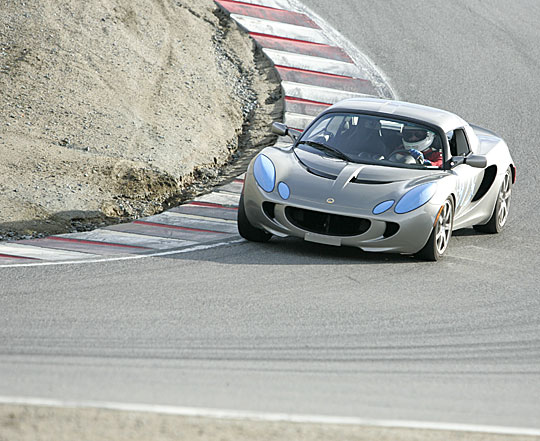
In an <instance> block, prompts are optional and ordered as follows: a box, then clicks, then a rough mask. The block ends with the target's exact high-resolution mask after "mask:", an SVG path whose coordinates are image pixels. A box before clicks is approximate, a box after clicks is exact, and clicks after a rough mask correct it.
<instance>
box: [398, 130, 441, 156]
mask: <svg viewBox="0 0 540 441" xmlns="http://www.w3.org/2000/svg"><path fill="white" fill-rule="evenodd" d="M401 136H402V138H403V147H405V149H407V150H413V149H414V150H418V151H420V152H421V151H424V150H427V149H428V148H429V147H430V146H431V144H433V140H434V139H435V133H433V132H432V131H431V130H428V129H424V128H421V127H413V126H408V127H407V126H406V127H404V128H403V130H402V133H401Z"/></svg>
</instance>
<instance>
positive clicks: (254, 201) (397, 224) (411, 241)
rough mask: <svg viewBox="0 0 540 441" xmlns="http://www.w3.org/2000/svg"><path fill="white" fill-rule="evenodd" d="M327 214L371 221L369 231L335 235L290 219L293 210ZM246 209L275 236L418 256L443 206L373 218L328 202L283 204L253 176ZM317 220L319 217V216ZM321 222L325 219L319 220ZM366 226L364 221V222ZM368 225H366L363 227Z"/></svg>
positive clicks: (248, 177) (248, 178) (292, 200)
mask: <svg viewBox="0 0 540 441" xmlns="http://www.w3.org/2000/svg"><path fill="white" fill-rule="evenodd" d="M289 207H294V208H295V209H297V210H295V211H296V212H298V211H301V210H309V211H315V212H317V213H326V214H329V215H333V216H346V217H350V218H356V219H363V220H366V221H368V227H367V228H361V229H360V230H361V232H360V234H350V235H349V234H348V233H347V232H344V233H342V232H339V231H337V232H336V231H334V232H333V234H328V233H325V232H324V231H321V230H322V228H313V225H311V224H310V225H307V226H306V225H304V226H302V225H300V224H299V222H297V221H296V220H295V219H293V217H292V216H291V212H292V211H291V209H290V208H289ZM244 208H245V211H246V215H247V217H248V219H249V221H250V223H251V224H252V225H253V226H255V227H257V228H260V229H264V230H266V231H268V232H270V233H272V234H274V235H276V236H280V237H285V236H294V237H298V238H301V239H304V240H306V241H309V242H316V243H321V244H325V245H334V246H341V245H344V246H352V247H357V248H360V249H362V250H364V251H376V252H394V253H407V254H408V253H416V252H418V251H420V250H421V249H422V248H423V247H424V245H425V244H426V242H427V240H428V238H429V235H430V234H431V231H432V229H433V224H434V221H435V218H436V216H437V213H438V211H439V208H440V205H439V204H433V203H429V202H428V203H427V204H425V205H423V206H422V207H420V208H417V209H416V210H413V211H411V212H409V213H405V214H396V213H395V212H394V211H393V207H392V208H391V209H389V210H388V211H387V212H385V213H382V214H379V215H374V214H373V213H372V211H371V210H372V208H371V209H370V210H366V209H364V210H363V209H359V208H356V207H348V206H346V205H343V204H341V205H337V204H336V205H333V204H329V203H327V202H326V200H321V201H320V202H317V201H305V200H300V199H295V198H294V195H291V197H290V199H288V200H283V199H282V198H281V197H280V196H279V194H278V192H277V191H273V192H270V193H267V192H265V191H264V190H262V189H261V188H260V187H259V186H258V185H257V183H256V182H255V179H254V178H253V175H252V174H250V173H247V174H246V183H245V187H244ZM298 209H299V210H298ZM317 216H318V214H317ZM320 217H321V218H322V217H323V216H320ZM362 222H364V221H362ZM363 225H366V223H363Z"/></svg>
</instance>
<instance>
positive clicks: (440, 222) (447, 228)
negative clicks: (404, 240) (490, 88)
mask: <svg viewBox="0 0 540 441" xmlns="http://www.w3.org/2000/svg"><path fill="white" fill-rule="evenodd" d="M453 224H454V202H453V201H452V198H448V199H447V200H446V201H445V202H444V205H443V206H442V207H441V211H440V212H439V216H438V217H437V220H436V222H435V225H434V226H433V230H432V231H431V234H430V236H429V239H428V241H427V243H426V245H425V246H424V248H422V249H421V250H420V251H419V252H418V253H417V256H418V257H419V258H421V259H424V260H429V261H431V262H436V261H437V260H439V259H440V258H441V257H442V256H443V255H444V253H445V251H446V249H447V248H448V244H449V242H450V238H451V237H452V226H453Z"/></svg>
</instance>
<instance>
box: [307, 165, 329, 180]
mask: <svg viewBox="0 0 540 441" xmlns="http://www.w3.org/2000/svg"><path fill="white" fill-rule="evenodd" d="M303 165H304V167H305V168H306V170H307V171H308V172H310V173H311V174H312V175H315V176H319V177H321V178H326V179H331V180H332V181H335V180H336V178H337V176H334V175H331V174H330V173H325V172H323V171H321V170H315V169H313V168H311V167H308V166H307V165H305V164H303Z"/></svg>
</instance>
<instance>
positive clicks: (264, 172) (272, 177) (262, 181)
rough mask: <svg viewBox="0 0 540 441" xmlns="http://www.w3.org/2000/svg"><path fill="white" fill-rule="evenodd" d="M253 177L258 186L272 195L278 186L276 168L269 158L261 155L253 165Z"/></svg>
mask: <svg viewBox="0 0 540 441" xmlns="http://www.w3.org/2000/svg"><path fill="white" fill-rule="evenodd" d="M253 176H254V177H255V180H256V181H257V184H259V186H260V187H261V188H262V189H263V190H264V191H266V192H268V193H270V192H271V191H273V190H274V186H275V185H276V168H275V167H274V164H273V162H272V161H271V160H270V158H269V157H268V156H265V155H259V156H257V159H255V163H254V164H253Z"/></svg>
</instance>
